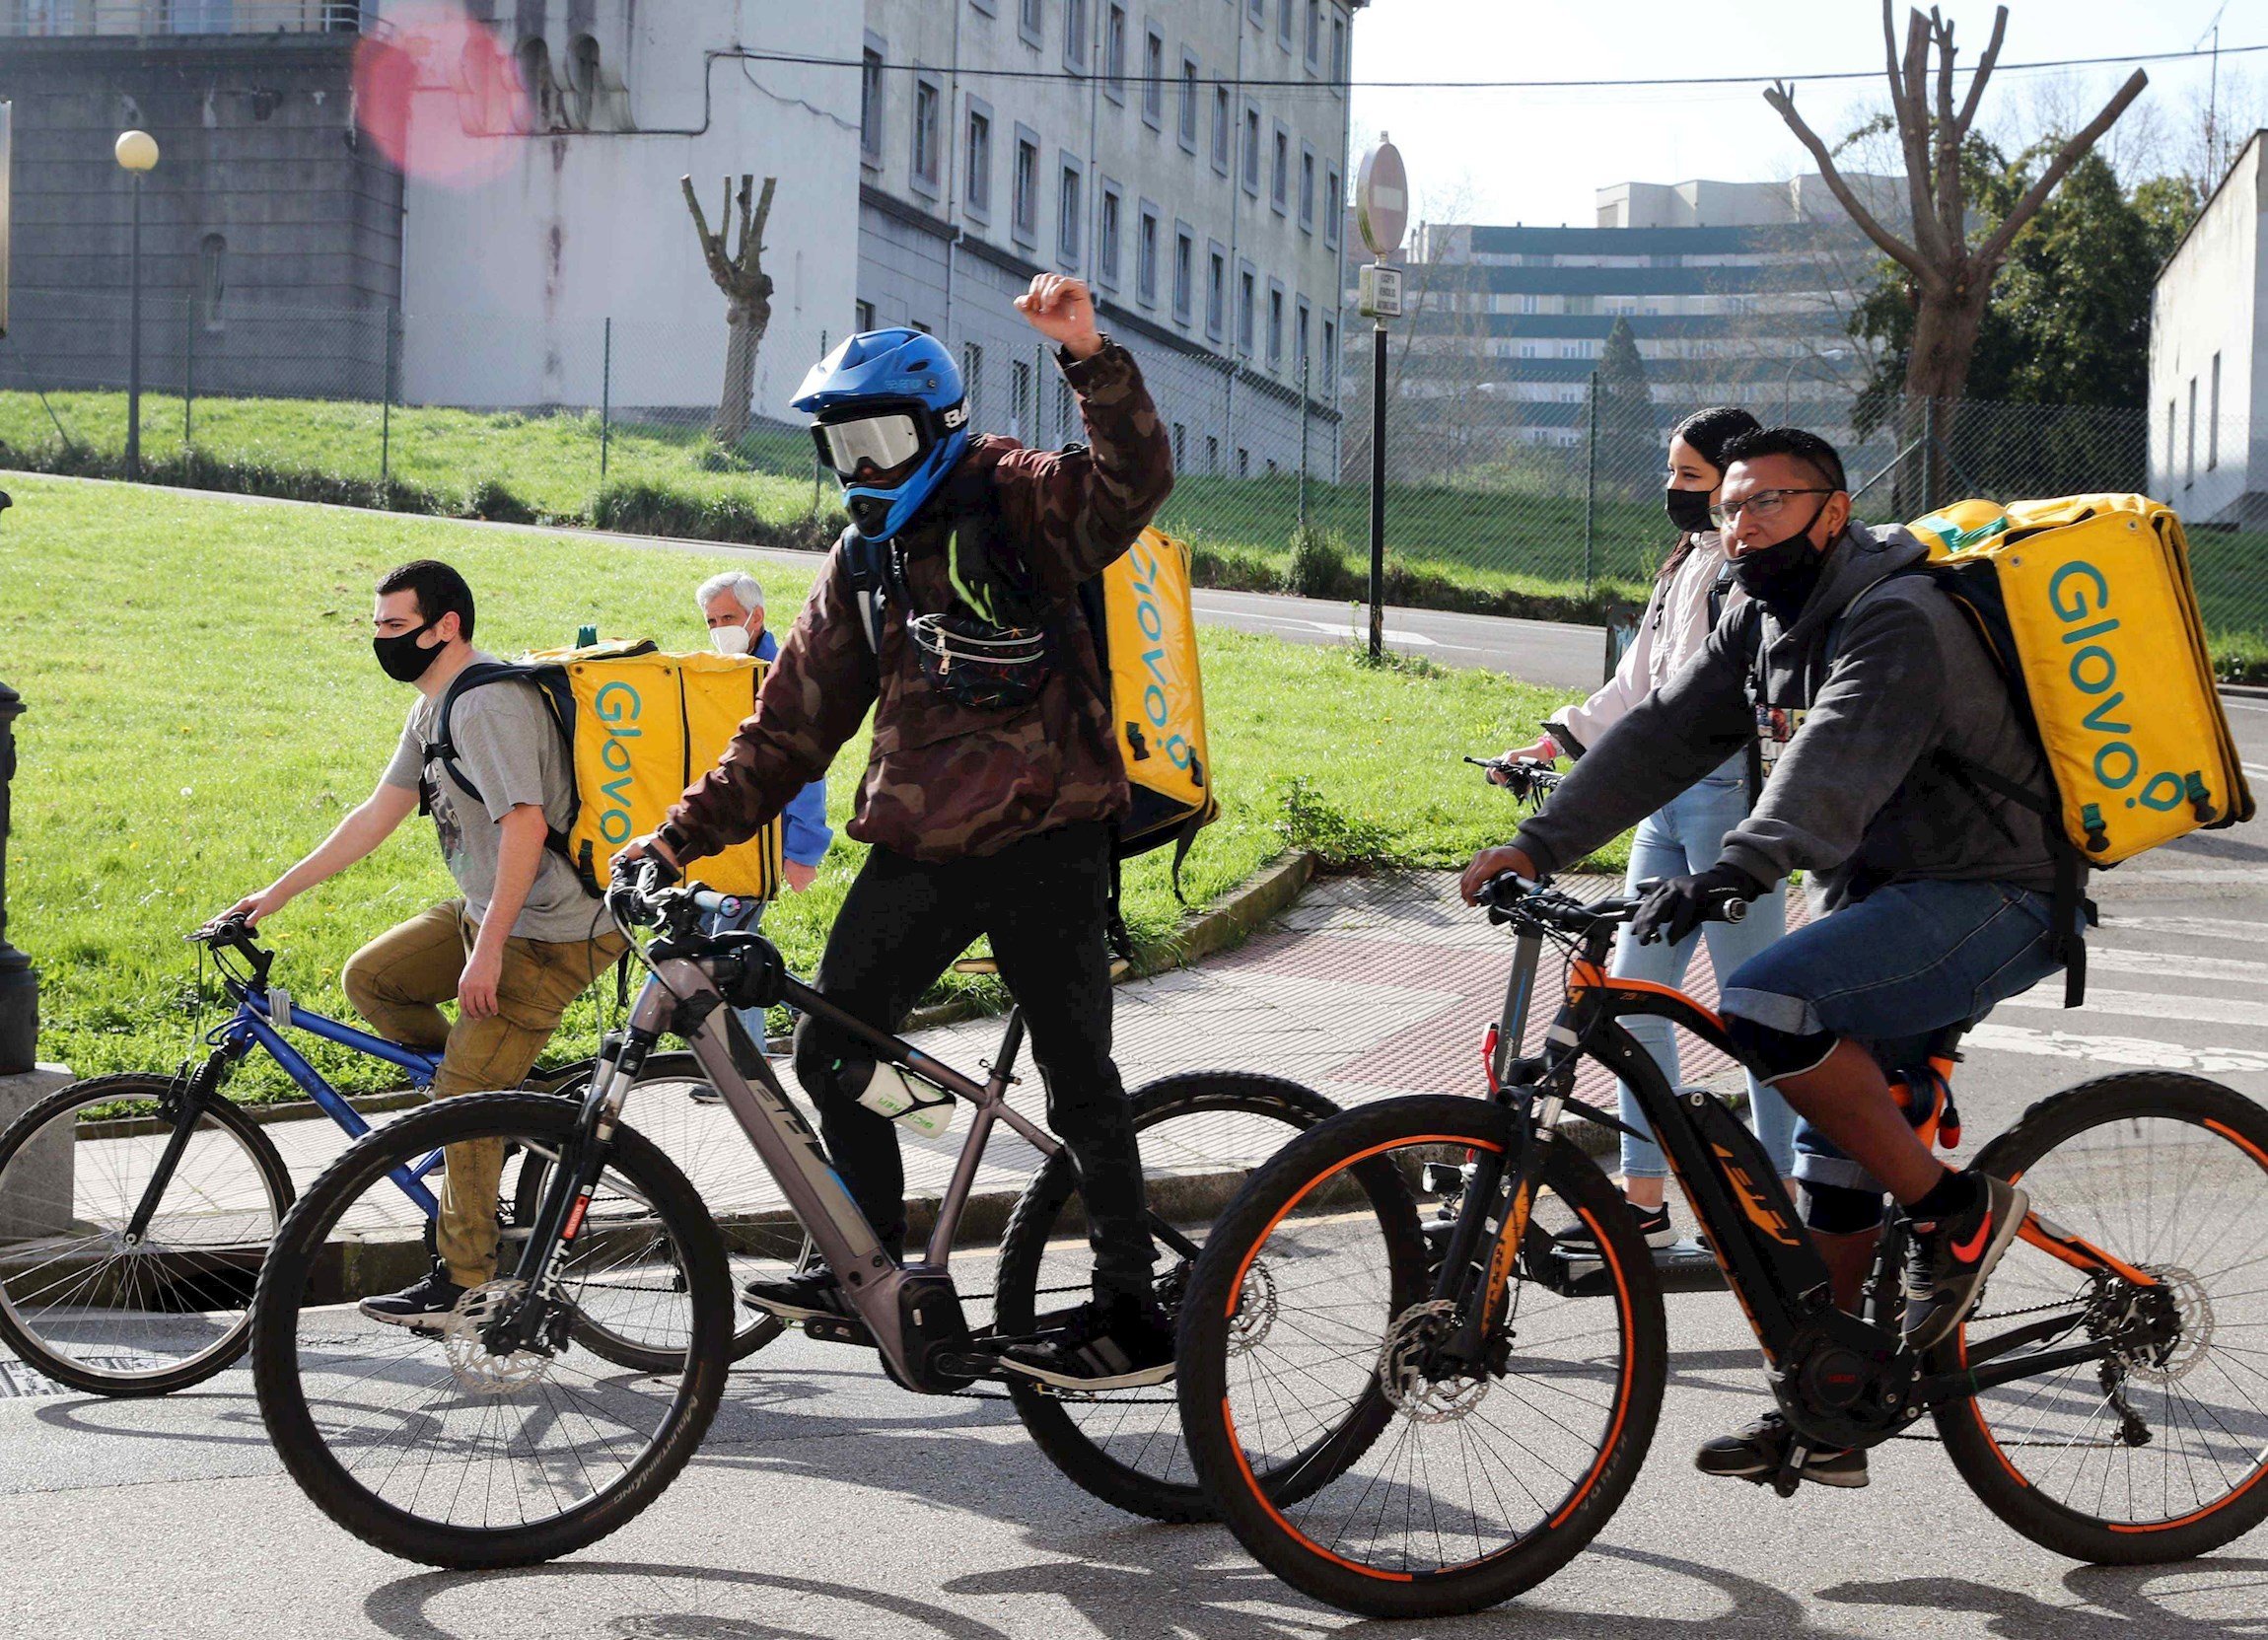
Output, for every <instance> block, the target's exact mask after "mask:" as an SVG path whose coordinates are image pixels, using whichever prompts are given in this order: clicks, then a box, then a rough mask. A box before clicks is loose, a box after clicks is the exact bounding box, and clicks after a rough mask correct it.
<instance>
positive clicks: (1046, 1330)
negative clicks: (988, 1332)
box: [1000, 1300, 1173, 1390]
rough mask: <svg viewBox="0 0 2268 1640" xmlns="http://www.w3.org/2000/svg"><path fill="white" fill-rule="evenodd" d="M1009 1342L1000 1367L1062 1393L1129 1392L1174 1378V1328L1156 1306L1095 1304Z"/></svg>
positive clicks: (1048, 1318)
mask: <svg viewBox="0 0 2268 1640" xmlns="http://www.w3.org/2000/svg"><path fill="white" fill-rule="evenodd" d="M1040 1319H1041V1321H1042V1322H1043V1323H1047V1324H1044V1325H1043V1329H1042V1330H1040V1331H1038V1332H1034V1333H1032V1334H1031V1335H1030V1336H1028V1337H1025V1338H1013V1339H1008V1340H1005V1341H1004V1343H1005V1348H1004V1349H1003V1351H1002V1354H1001V1358H1000V1364H1001V1366H1002V1367H1004V1368H1006V1369H1007V1370H1008V1371H1010V1372H1013V1373H1020V1374H1022V1375H1023V1376H1024V1377H1026V1378H1034V1379H1037V1380H1038V1381H1039V1382H1040V1383H1042V1384H1048V1385H1053V1386H1054V1387H1055V1388H1056V1389H1059V1390H1130V1389H1135V1388H1138V1387H1140V1386H1143V1385H1150V1384H1167V1383H1169V1382H1171V1380H1172V1377H1173V1327H1172V1324H1171V1323H1170V1322H1169V1321H1168V1320H1167V1319H1166V1313H1165V1311H1164V1310H1162V1309H1160V1308H1159V1307H1158V1306H1157V1305H1155V1304H1147V1303H1143V1302H1141V1301H1139V1300H1121V1301H1118V1302H1115V1303H1111V1304H1107V1305H1105V1304H1103V1303H1102V1302H1101V1301H1099V1300H1097V1301H1093V1302H1090V1303H1087V1304H1083V1305H1081V1306H1080V1307H1079V1308H1078V1309H1077V1310H1072V1311H1066V1312H1063V1313H1061V1314H1058V1315H1054V1316H1045V1317H1042V1318H1040Z"/></svg>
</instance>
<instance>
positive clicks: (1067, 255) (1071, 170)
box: [1055, 154, 1086, 268]
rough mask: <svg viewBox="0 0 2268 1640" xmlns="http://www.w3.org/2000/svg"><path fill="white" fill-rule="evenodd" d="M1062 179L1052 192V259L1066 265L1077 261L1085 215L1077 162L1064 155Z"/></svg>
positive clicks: (1077, 263)
mask: <svg viewBox="0 0 2268 1640" xmlns="http://www.w3.org/2000/svg"><path fill="white" fill-rule="evenodd" d="M1062 178H1063V179H1062V183H1061V185H1060V186H1059V187H1058V188H1057V190H1056V194H1055V259H1056V260H1057V261H1059V262H1061V263H1062V264H1063V265H1064V266H1065V267H1074V268H1075V267H1077V266H1078V265H1079V225H1080V223H1081V222H1083V221H1084V220H1085V219H1086V203H1085V201H1084V200H1083V199H1082V198H1081V196H1080V185H1079V184H1080V176H1079V162H1078V161H1077V160H1075V159H1073V158H1072V157H1071V156H1070V155H1068V154H1066V155H1064V156H1063V173H1062Z"/></svg>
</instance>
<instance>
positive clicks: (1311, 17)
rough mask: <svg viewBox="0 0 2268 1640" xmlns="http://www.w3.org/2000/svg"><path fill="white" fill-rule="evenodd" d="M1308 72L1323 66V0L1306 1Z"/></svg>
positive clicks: (1315, 70) (1313, 71) (1311, 72)
mask: <svg viewBox="0 0 2268 1640" xmlns="http://www.w3.org/2000/svg"><path fill="white" fill-rule="evenodd" d="M1307 45H1308V49H1307V61H1308V72H1309V73H1310V74H1313V73H1315V72H1317V71H1318V70H1319V69H1321V67H1322V66H1323V0H1308V39H1307Z"/></svg>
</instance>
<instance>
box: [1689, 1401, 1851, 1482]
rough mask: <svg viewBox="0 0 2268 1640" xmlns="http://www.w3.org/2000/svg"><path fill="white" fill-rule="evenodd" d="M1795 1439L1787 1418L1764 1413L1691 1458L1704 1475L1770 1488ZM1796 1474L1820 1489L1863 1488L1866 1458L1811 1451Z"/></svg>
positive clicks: (1708, 1443) (1707, 1443)
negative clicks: (1723, 1477) (1820, 1487)
mask: <svg viewBox="0 0 2268 1640" xmlns="http://www.w3.org/2000/svg"><path fill="white" fill-rule="evenodd" d="M1795 1438H1796V1432H1795V1431H1794V1430H1793V1429H1791V1428H1789V1427H1788V1420H1787V1419H1786V1418H1783V1417H1782V1416H1781V1415H1780V1414H1779V1413H1777V1412H1767V1413H1765V1414H1764V1415H1763V1416H1762V1417H1761V1418H1758V1419H1757V1420H1756V1421H1755V1422H1754V1423H1752V1424H1750V1425H1748V1426H1747V1427H1746V1428H1745V1429H1743V1430H1741V1431H1740V1432H1739V1433H1738V1434H1736V1435H1720V1436H1718V1437H1717V1439H1716V1440H1714V1441H1704V1442H1703V1443H1702V1444H1701V1448H1700V1450H1699V1451H1697V1452H1696V1453H1694V1455H1693V1466H1694V1467H1695V1468H1696V1469H1699V1470H1700V1471H1701V1472H1702V1473H1703V1474H1705V1475H1723V1476H1726V1477H1727V1478H1729V1479H1733V1480H1752V1481H1754V1482H1755V1483H1756V1484H1757V1485H1759V1486H1765V1485H1769V1484H1770V1483H1771V1480H1772V1477H1773V1476H1774V1475H1777V1474H1778V1473H1779V1472H1780V1466H1781V1465H1782V1464H1784V1463H1786V1462H1788V1447H1789V1444H1790V1443H1791V1442H1793V1441H1794V1440H1795ZM1798 1472H1799V1473H1800V1474H1802V1475H1803V1477H1804V1478H1805V1479H1806V1480H1812V1481H1817V1482H1818V1483H1819V1484H1820V1485H1821V1486H1864V1485H1866V1484H1867V1455H1866V1454H1865V1453H1864V1452H1862V1451H1857V1450H1853V1451H1847V1452H1846V1451H1837V1450H1836V1449H1834V1448H1831V1447H1814V1448H1812V1449H1811V1451H1810V1452H1809V1453H1808V1454H1807V1456H1806V1457H1805V1459H1804V1466H1803V1468H1802V1469H1801V1470H1799V1471H1798Z"/></svg>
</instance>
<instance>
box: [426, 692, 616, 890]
mask: <svg viewBox="0 0 2268 1640" xmlns="http://www.w3.org/2000/svg"><path fill="white" fill-rule="evenodd" d="M486 683H526V684H527V685H528V686H529V687H531V688H532V689H533V690H534V691H535V697H536V698H537V699H538V700H540V701H542V702H543V709H544V711H545V713H546V714H547V715H548V716H549V717H550V719H551V726H552V727H553V728H554V729H556V730H558V731H559V744H560V749H562V750H563V751H564V752H565V753H566V756H567V767H568V769H569V771H570V777H569V780H568V783H567V785H568V801H569V804H570V807H571V809H580V808H581V806H582V804H581V798H580V795H579V794H578V793H576V791H575V783H574V780H573V777H572V771H573V769H574V767H575V691H574V688H573V686H572V685H571V684H570V683H569V682H568V681H567V672H566V669H565V668H564V667H547V666H527V665H523V664H521V663H519V662H515V661H475V662H473V663H472V665H470V666H468V667H466V668H465V669H464V670H463V671H462V672H461V673H459V674H458V675H457V676H456V677H452V678H451V679H450V680H449V687H448V688H446V689H444V690H442V692H441V704H440V706H439V707H437V708H436V709H435V711H434V714H433V738H432V739H431V740H429V741H427V742H426V743H425V745H424V748H423V751H424V756H425V761H426V762H427V763H429V764H430V763H439V764H440V765H441V766H442V769H443V770H444V772H446V773H447V774H448V776H449V778H450V779H452V780H454V781H456V782H457V783H458V785H460V786H461V787H462V788H464V790H465V791H466V792H468V793H470V794H471V796H472V801H473V802H475V803H478V804H481V805H483V806H485V805H486V804H487V802H488V800H487V799H486V798H485V797H482V796H481V795H480V788H479V787H478V786H476V785H474V784H473V783H472V777H471V776H470V775H468V774H466V773H465V772H464V766H463V765H462V764H461V763H460V762H459V761H458V760H457V743H456V742H455V741H454V740H453V739H451V737H450V733H449V718H450V713H451V712H452V711H453V710H454V709H455V707H456V705H457V701H458V697H459V696H461V695H462V694H463V693H465V691H466V690H468V689H477V688H479V687H481V686H482V685H483V684H486ZM417 812H418V813H419V814H421V815H425V814H431V813H432V812H433V802H432V797H431V795H430V794H429V793H428V792H426V791H425V790H424V789H423V788H422V787H421V788H420V790H419V792H418V800H417ZM567 824H568V826H569V827H570V828H572V827H573V826H574V824H575V817H574V815H573V814H572V813H570V814H569V815H568V817H567ZM543 829H544V837H543V840H544V843H545V845H546V846H548V847H549V848H550V849H551V851H552V852H553V853H555V854H557V855H558V856H559V857H560V858H561V859H563V860H565V861H566V862H567V863H568V864H569V865H578V864H583V865H587V864H588V862H580V863H579V862H577V860H576V859H575V855H574V851H573V849H572V848H570V847H569V845H568V841H567V832H566V831H561V830H556V829H554V828H553V827H552V826H551V825H550V824H549V823H548V822H546V823H545V825H544V828H543Z"/></svg>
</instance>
